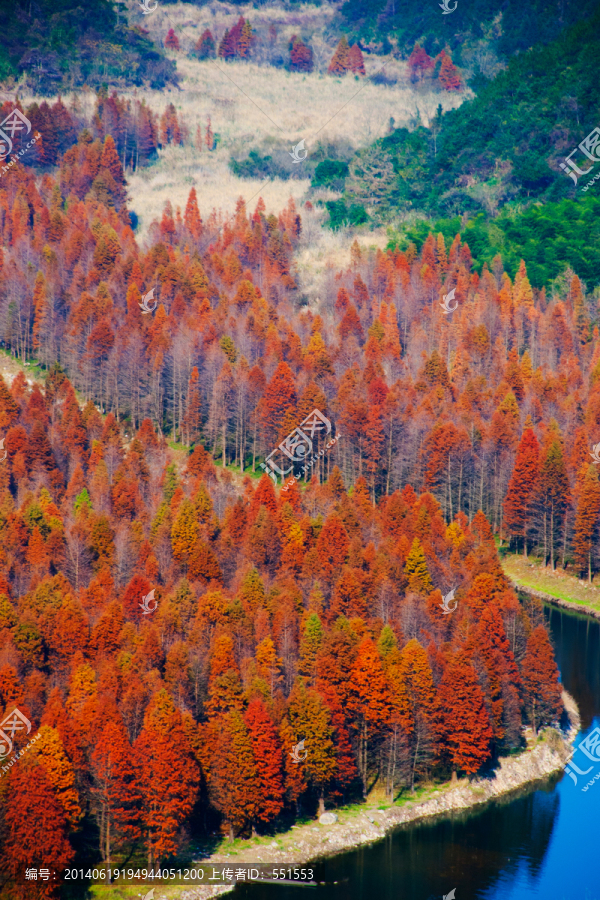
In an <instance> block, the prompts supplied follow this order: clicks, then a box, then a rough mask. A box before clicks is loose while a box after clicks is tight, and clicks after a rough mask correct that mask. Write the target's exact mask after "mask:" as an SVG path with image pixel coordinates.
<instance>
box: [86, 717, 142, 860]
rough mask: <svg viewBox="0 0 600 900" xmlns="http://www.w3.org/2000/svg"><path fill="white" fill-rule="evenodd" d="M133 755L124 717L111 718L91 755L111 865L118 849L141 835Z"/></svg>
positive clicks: (104, 852)
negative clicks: (121, 718)
mask: <svg viewBox="0 0 600 900" xmlns="http://www.w3.org/2000/svg"><path fill="white" fill-rule="evenodd" d="M131 756H132V754H131V745H130V743H129V741H128V740H127V734H126V732H125V728H124V726H123V723H122V722H121V720H120V717H119V718H116V719H113V720H112V721H110V720H109V721H108V722H107V723H106V725H105V726H104V728H103V729H102V731H101V733H100V737H99V740H98V742H97V744H96V745H95V747H94V749H93V751H92V756H91V771H92V777H93V787H92V795H93V798H94V805H95V807H96V816H97V821H98V823H99V830H100V852H101V854H102V861H103V862H104V864H105V865H106V866H107V867H110V865H111V860H112V858H113V852H114V849H118V850H119V851H122V850H123V849H124V847H125V846H126V845H127V844H129V845H131V844H132V843H133V842H134V841H135V840H136V839H137V838H138V837H139V835H140V829H139V825H138V819H139V809H138V804H139V795H138V790H137V785H136V779H135V771H134V768H133V764H132V758H131Z"/></svg>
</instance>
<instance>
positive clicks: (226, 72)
mask: <svg viewBox="0 0 600 900" xmlns="http://www.w3.org/2000/svg"><path fill="white" fill-rule="evenodd" d="M135 5H138V6H139V4H136V3H135V2H134V3H132V4H131V10H132V11H131V13H130V21H131V22H132V23H133V22H134V21H136V20H137V19H138V18H139V19H140V20H143V21H142V24H143V25H144V27H145V28H147V29H148V31H149V32H150V35H151V36H152V37H153V38H154V39H155V40H157V41H159V40H160V41H164V38H165V37H166V34H167V32H168V29H169V28H170V27H173V28H174V29H175V31H176V34H177V36H178V38H179V42H180V46H181V49H180V51H179V52H172V53H170V54H169V55H170V56H171V58H173V59H175V60H176V61H177V70H178V72H179V74H180V77H181V88H182V90H181V91H178V90H173V91H170V92H159V91H146V92H143V93H141V92H140V93H138V96H143V97H144V98H145V99H146V102H147V103H148V104H149V105H150V106H151V107H152V109H154V110H155V111H157V112H159V111H162V110H163V109H164V107H165V105H166V102H167V101H170V102H172V103H173V104H174V105H175V108H176V110H177V112H178V115H180V116H181V117H182V119H183V121H184V122H185V123H186V125H187V127H188V129H189V140H188V142H187V145H186V146H183V147H168V148H166V149H165V150H164V151H162V152H161V153H160V158H159V160H158V161H157V162H156V163H155V164H154V165H153V166H151V167H149V168H147V169H144V170H139V171H138V172H137V173H135V175H133V176H131V177H129V185H130V189H129V193H130V197H131V204H132V207H133V209H134V210H135V212H136V214H137V215H138V217H139V220H140V232H141V234H142V235H143V234H144V233H145V232H146V229H147V227H148V225H149V223H150V221H151V220H152V219H153V218H155V217H156V216H157V215H158V214H159V211H162V208H163V205H164V202H165V201H166V200H171V202H172V203H173V206H174V207H175V206H176V205H179V206H181V207H183V206H184V204H185V201H186V199H187V195H188V192H189V190H190V188H191V186H192V185H195V186H196V190H197V192H198V198H199V203H200V206H201V210H202V213H203V215H204V214H207V213H209V212H210V211H211V210H212V209H213V207H214V208H217V209H218V208H220V209H222V210H223V211H224V212H231V211H233V209H234V208H235V203H236V200H237V199H238V197H240V196H242V197H244V199H245V200H246V201H247V202H251V201H254V202H256V200H257V199H258V196H259V195H260V196H262V197H263V199H264V201H265V203H266V206H267V208H268V209H269V210H273V211H279V210H280V209H281V208H282V207H283V206H284V205H285V204H286V203H287V201H288V199H289V197H290V196H292V197H293V198H294V200H296V202H300V201H301V200H302V198H303V197H304V195H305V194H306V191H307V189H308V187H309V178H308V177H307V178H306V179H302V178H292V179H289V180H287V181H286V180H281V179H273V180H272V181H267V183H266V184H265V180H260V179H256V180H252V179H240V178H237V177H236V176H234V175H233V174H232V173H231V171H230V170H229V168H228V162H229V160H230V158H231V157H232V156H234V157H235V158H242V157H245V156H246V155H247V153H248V151H250V150H252V149H256V150H258V151H259V152H260V153H261V154H263V155H264V154H267V153H269V154H270V155H272V156H273V158H276V155H277V154H280V155H281V156H284V155H285V154H287V153H288V152H289V151H291V150H292V148H293V147H294V145H295V144H297V143H298V142H299V141H300V140H301V139H304V140H305V144H306V149H307V151H308V153H309V154H310V153H311V150H312V151H314V150H315V149H316V148H317V146H318V143H319V142H321V144H327V143H339V144H342V145H344V146H346V147H348V148H349V149H359V148H361V147H364V146H367V145H368V144H370V143H371V142H372V141H374V140H375V139H376V138H378V137H380V136H382V135H384V134H385V133H386V130H387V128H388V125H389V120H390V118H391V117H393V118H394V120H395V123H396V126H399V125H408V124H409V123H411V122H413V121H414V120H415V119H416V117H417V115H419V114H420V117H421V120H422V121H423V122H424V124H427V123H428V122H429V120H430V118H431V117H432V116H433V115H434V113H435V111H436V109H437V106H438V104H439V103H442V106H443V108H444V109H450V108H453V107H455V106H458V105H459V104H460V103H461V102H462V101H463V99H464V97H465V94H460V95H456V94H448V93H440V92H434V91H431V90H430V91H428V92H423V91H421V90H419V89H415V87H414V86H413V85H411V84H410V83H409V82H408V79H407V77H406V72H405V70H406V64H405V63H404V62H402V61H399V60H395V59H393V58H392V57H381V56H375V55H368V54H365V66H366V69H367V74H371V73H373V72H376V71H377V70H379V69H381V68H382V67H383V66H385V71H386V73H390V74H391V75H393V76H394V77H396V78H398V79H399V80H398V83H397V84H395V85H392V86H387V85H376V84H373V83H372V82H370V81H368V80H366V79H364V78H361V79H358V78H355V77H352V76H346V77H345V78H334V77H332V76H330V75H327V74H324V73H323V72H326V68H327V65H328V63H329V60H330V59H331V55H332V53H333V50H334V49H335V46H336V44H337V41H338V40H339V37H340V35H341V32H339V31H338V30H337V29H335V28H333V27H332V21H333V19H334V16H335V8H334V7H333V6H331V5H329V4H323V6H321V7H315V6H310V5H306V6H302V7H298V8H295V9H294V15H293V16H291V15H290V14H289V13H286V12H285V11H283V10H281V9H280V8H277V7H275V6H274V5H270V6H269V5H267V6H262V7H261V8H260V9H259V10H257V9H255V8H253V7H252V6H248V7H244V6H235V7H233V6H230V5H227V4H224V3H212V4H211V5H210V6H204V7H200V8H199V7H192V6H190V5H189V4H166V3H159V4H158V7H157V9H156V12H155V13H153V14H152V15H149V16H142V15H141V8H140V10H139V11H136V12H134V11H133V7H134V6H135ZM240 15H242V16H244V17H246V18H248V19H249V20H250V22H251V24H252V27H253V28H254V30H255V31H256V33H257V35H258V46H257V55H258V56H259V57H260V56H261V46H262V43H264V41H265V36H266V35H267V34H268V28H269V25H271V24H272V25H274V27H275V29H276V31H277V42H278V46H279V45H280V46H281V50H282V53H284V52H287V46H288V44H289V39H290V37H291V36H292V34H294V33H300V34H302V35H304V36H305V37H306V38H307V39H309V40H310V43H311V46H312V47H313V49H315V59H316V63H317V67H320V68H321V69H323V72H318V71H315V72H313V73H311V74H309V75H303V74H298V73H291V72H287V71H286V70H284V69H279V68H274V67H272V66H269V65H266V64H263V65H261V64H256V63H254V62H252V63H245V62H227V63H226V62H223V61H222V60H220V59H217V60H207V61H204V62H200V61H198V60H196V59H194V58H192V57H190V56H188V55H187V53H188V52H189V51H191V50H192V49H193V47H194V46H195V44H196V42H197V40H198V38H199V36H200V35H201V34H202V32H203V30H204V28H206V27H210V28H211V31H212V32H213V34H214V35H215V36H216V37H217V38H220V37H222V35H223V32H224V30H225V28H226V27H231V25H233V24H234V22H235V21H237V19H238V17H239V16H240ZM290 20H291V21H290ZM419 87H420V86H419ZM208 116H210V118H211V123H212V128H213V131H214V132H215V133H216V134H218V135H219V143H218V146H217V148H216V150H214V151H213V152H211V153H209V152H208V151H206V149H204V148H203V150H202V152H199V151H198V149H197V148H196V147H195V146H194V144H195V140H194V139H195V135H196V128H197V126H198V125H200V127H201V128H202V130H203V132H204V128H205V126H206V122H207V119H208ZM332 196H335V195H332Z"/></svg>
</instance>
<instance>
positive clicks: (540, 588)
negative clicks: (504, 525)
mask: <svg viewBox="0 0 600 900" xmlns="http://www.w3.org/2000/svg"><path fill="white" fill-rule="evenodd" d="M502 568H503V570H504V573H505V575H506V577H507V578H508V579H509V581H510V584H511V587H512V588H513V590H515V591H522V592H523V593H526V594H528V595H529V596H531V597H536V598H537V599H538V600H542V601H543V602H544V603H548V604H550V606H558V607H560V608H561V609H566V610H570V611H571V612H578V613H585V614H586V615H589V616H593V617H594V618H595V619H600V588H599V587H597V586H596V585H595V584H589V583H588V582H587V581H581V580H580V579H578V578H575V577H574V576H573V575H570V574H568V573H566V572H564V571H563V570H562V569H556V570H554V571H552V570H551V569H549V568H547V567H546V566H542V565H541V563H540V561H539V560H535V559H533V558H530V559H526V558H525V557H523V556H517V555H516V554H506V555H505V556H504V557H503V559H502Z"/></svg>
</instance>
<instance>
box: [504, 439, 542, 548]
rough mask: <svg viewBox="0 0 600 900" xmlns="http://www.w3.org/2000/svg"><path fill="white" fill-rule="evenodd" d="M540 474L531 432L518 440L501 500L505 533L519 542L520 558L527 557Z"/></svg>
mask: <svg viewBox="0 0 600 900" xmlns="http://www.w3.org/2000/svg"><path fill="white" fill-rule="evenodd" d="M539 472H540V445H539V443H538V440H537V438H536V436H535V434H534V431H533V429H532V428H526V429H525V430H524V432H523V436H522V437H521V441H520V443H519V448H518V450H517V458H516V460H515V466H514V469H513V472H512V475H511V477H510V481H509V483H508V490H507V492H506V497H505V498H504V520H503V524H504V527H505V528H506V530H507V531H508V533H509V534H510V535H512V536H514V537H517V538H519V537H520V538H522V539H523V555H524V556H525V557H526V556H527V533H528V531H529V529H530V528H531V526H532V524H533V517H534V515H535V510H534V505H533V504H534V500H535V495H536V490H537V486H538V479H539Z"/></svg>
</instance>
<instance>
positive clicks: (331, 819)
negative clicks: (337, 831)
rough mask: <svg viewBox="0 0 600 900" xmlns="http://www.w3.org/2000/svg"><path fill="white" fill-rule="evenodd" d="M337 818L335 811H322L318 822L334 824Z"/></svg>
mask: <svg viewBox="0 0 600 900" xmlns="http://www.w3.org/2000/svg"><path fill="white" fill-rule="evenodd" d="M337 820H338V817H337V816H336V814H335V813H332V812H326V813H323V815H322V816H319V822H320V823H321V825H335V823H336V822H337Z"/></svg>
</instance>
